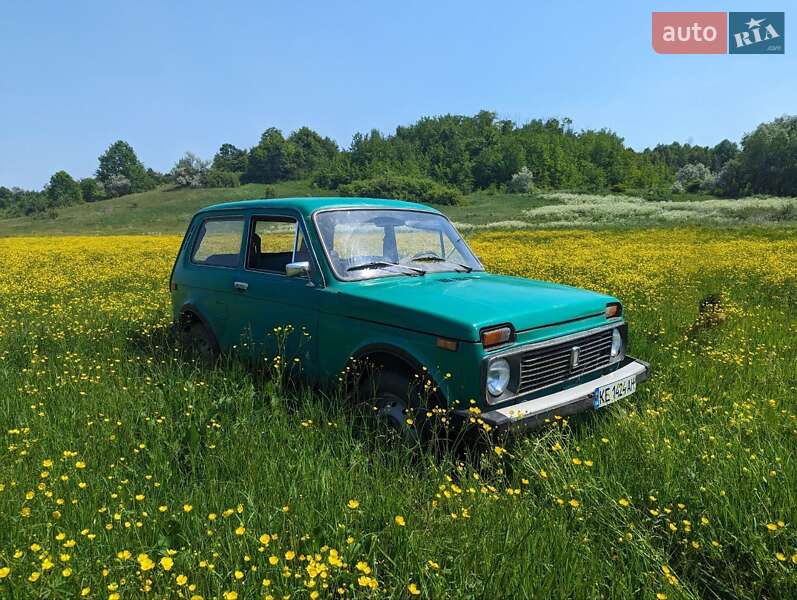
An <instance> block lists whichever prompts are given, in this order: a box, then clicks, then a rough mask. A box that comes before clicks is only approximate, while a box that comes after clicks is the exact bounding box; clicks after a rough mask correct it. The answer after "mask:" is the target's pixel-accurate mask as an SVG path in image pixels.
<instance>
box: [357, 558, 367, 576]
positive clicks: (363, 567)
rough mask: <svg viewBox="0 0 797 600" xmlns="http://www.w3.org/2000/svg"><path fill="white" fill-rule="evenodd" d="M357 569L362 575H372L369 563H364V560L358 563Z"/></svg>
mask: <svg viewBox="0 0 797 600" xmlns="http://www.w3.org/2000/svg"><path fill="white" fill-rule="evenodd" d="M355 567H356V568H357V570H358V571H360V572H361V573H365V574H366V575H370V573H371V567H370V566H368V563H367V562H364V561H362V560H361V561H359V562H358V563H357V564H356V565H355Z"/></svg>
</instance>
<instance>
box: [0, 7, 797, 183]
mask: <svg viewBox="0 0 797 600" xmlns="http://www.w3.org/2000/svg"><path fill="white" fill-rule="evenodd" d="M758 5H760V2H757V1H753V0H747V1H746V2H722V3H720V2H712V1H708V0H706V1H704V2H700V3H697V2H667V1H664V0H662V1H660V2H655V3H647V2H643V1H640V0H636V1H627V2H601V3H597V2H571V1H565V0H558V1H557V2H530V1H529V0H525V1H522V0H521V1H514V0H513V1H511V2H500V1H495V2H489V3H488V2H483V1H482V2H473V1H471V0H460V1H459V2H442V1H440V2H430V1H428V0H427V1H426V2H422V1H415V0H402V1H401V2H392V3H388V2H374V1H370V2H368V1H362V2H311V1H307V2H296V3H289V2H270V1H266V0H264V1H260V2H200V1H197V2H192V3H187V2H177V1H176V0H175V1H166V0H162V1H160V2H149V1H138V2H127V3H121V2H119V3H117V2H107V1H106V2H80V1H76V2H63V1H57V2H55V1H53V2H38V1H35V0H31V1H30V2H14V3H5V5H4V7H3V9H2V12H0V56H2V57H3V60H2V61H0V185H6V186H12V185H18V186H22V187H26V188H34V189H38V188H40V187H42V186H43V185H44V184H45V183H46V182H47V181H48V179H49V177H50V175H51V174H52V173H54V172H55V171H57V170H60V169H65V170H66V171H68V172H69V173H71V174H72V175H73V176H75V177H86V176H89V175H91V174H92V173H93V172H94V170H95V169H96V166H97V156H98V155H99V154H100V153H101V152H103V151H104V150H105V148H107V147H108V146H109V145H110V144H111V143H112V142H113V141H114V140H117V139H124V140H127V141H128V142H130V143H131V144H132V145H133V147H134V148H135V150H136V152H137V153H138V155H139V157H140V158H141V159H142V161H143V162H144V163H145V164H146V165H147V166H151V167H153V168H155V169H158V170H162V171H168V170H169V169H170V168H171V167H172V165H173V164H174V162H175V161H176V160H177V158H179V156H180V155H181V154H182V153H183V152H185V151H186V150H191V151H193V152H195V153H197V154H199V155H200V156H204V157H207V158H210V157H212V155H213V153H214V152H215V151H216V149H217V148H218V146H219V145H220V144H222V143H224V142H231V143H234V144H236V145H238V146H241V147H249V146H252V145H253V144H255V143H256V142H257V140H258V138H259V136H260V133H261V132H262V131H263V130H264V129H266V128H267V127H270V126H276V127H279V128H281V129H283V130H284V131H285V132H288V131H291V130H293V129H296V128H297V127H300V126H302V125H308V126H310V127H312V128H313V129H316V130H317V131H319V132H320V133H322V134H324V135H328V136H330V137H332V138H334V139H335V140H337V141H338V142H339V143H340V144H341V145H343V146H347V145H348V144H349V142H350V141H351V136H352V134H353V133H355V132H356V131H368V130H370V129H372V128H377V129H380V130H383V131H392V130H393V129H394V128H395V127H396V125H400V124H408V123H411V122H413V121H415V120H416V119H417V118H418V117H421V116H424V115H436V114H444V113H459V114H473V113H476V112H477V111H479V110H480V109H489V110H494V111H497V112H498V113H499V115H500V116H501V117H503V118H510V119H513V120H516V121H518V122H523V121H526V120H529V119H532V118H538V117H542V118H546V117H554V116H555V117H564V116H568V117H570V118H571V119H573V122H574V126H575V127H576V128H577V129H581V128H600V127H607V128H609V129H612V130H614V131H616V132H617V133H618V134H620V135H621V136H623V137H624V138H625V139H626V141H627V143H628V144H630V145H631V146H632V147H634V148H637V149H641V148H644V147H645V146H649V145H655V144H656V143H658V142H670V141H673V140H678V141H681V142H686V141H691V142H693V143H698V144H711V145H713V144H715V143H717V142H718V141H720V140H721V139H723V138H725V137H728V138H730V139H732V140H736V141H738V140H739V139H740V138H741V136H742V135H743V134H744V133H745V132H748V131H750V130H752V129H753V128H754V127H755V126H756V125H757V124H758V123H760V122H762V121H765V120H770V119H772V118H774V117H776V116H779V115H782V114H785V113H789V112H791V113H794V112H797V61H796V60H795V53H794V52H793V51H792V50H793V48H794V47H795V45H797V42H793V41H792V40H791V39H790V37H791V35H797V34H793V33H791V32H792V31H794V27H793V25H792V24H793V23H794V20H793V19H792V13H793V12H797V9H793V6H794V5H793V4H791V3H789V2H787V1H783V0H768V1H767V3H766V5H765V6H760V8H761V9H762V10H767V11H785V12H786V54H785V55H782V56H766V55H756V56H741V55H735V56H731V55H713V56H710V55H705V56H662V55H657V54H655V53H654V52H653V50H652V48H651V39H650V38H651V32H650V29H651V11H652V10H664V11H667V10H701V11H712V10H716V11H747V10H751V9H753V10H755V9H756V7H757V6H758ZM792 9H793V10H792ZM795 39H797V38H795Z"/></svg>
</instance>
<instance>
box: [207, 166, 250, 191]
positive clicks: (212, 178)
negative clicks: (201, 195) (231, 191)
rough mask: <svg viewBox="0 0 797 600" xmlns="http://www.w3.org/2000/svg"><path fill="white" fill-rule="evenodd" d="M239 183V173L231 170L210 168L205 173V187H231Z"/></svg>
mask: <svg viewBox="0 0 797 600" xmlns="http://www.w3.org/2000/svg"><path fill="white" fill-rule="evenodd" d="M239 185H241V175H240V174H239V173H233V172H232V171H219V170H217V169H211V170H210V171H208V172H207V173H206V174H205V187H209V188H233V187H238V186H239Z"/></svg>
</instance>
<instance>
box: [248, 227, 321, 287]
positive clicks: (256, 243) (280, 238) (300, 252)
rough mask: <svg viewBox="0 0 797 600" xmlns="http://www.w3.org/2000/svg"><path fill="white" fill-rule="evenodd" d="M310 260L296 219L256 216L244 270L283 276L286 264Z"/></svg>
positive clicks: (251, 230)
mask: <svg viewBox="0 0 797 600" xmlns="http://www.w3.org/2000/svg"><path fill="white" fill-rule="evenodd" d="M297 261H310V251H309V248H308V247H307V243H306V242H305V239H304V235H303V234H302V229H301V227H299V226H298V223H297V222H296V219H293V218H291V217H255V218H254V219H253V220H252V227H251V229H250V235H249V250H248V252H247V259H246V268H247V269H252V270H255V271H267V272H271V273H281V274H285V267H286V265H287V264H288V263H291V262H297Z"/></svg>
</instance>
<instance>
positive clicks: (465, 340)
mask: <svg viewBox="0 0 797 600" xmlns="http://www.w3.org/2000/svg"><path fill="white" fill-rule="evenodd" d="M170 289H171V295H172V305H173V311H174V318H175V321H176V322H177V323H178V324H179V325H180V327H181V330H182V331H183V333H184V335H185V336H186V337H187V339H188V341H189V342H190V343H191V344H192V345H193V346H194V347H195V349H196V350H197V351H198V352H200V353H201V354H203V355H206V356H207V357H208V358H211V357H213V356H215V355H216V354H218V353H219V352H225V351H229V350H230V349H232V348H233V347H235V348H237V349H238V350H239V351H240V350H241V349H244V350H245V351H246V352H249V353H251V354H253V355H256V356H257V357H271V360H274V359H275V357H279V358H278V359H277V360H280V361H283V363H282V364H284V365H294V366H298V368H297V369H295V370H296V372H300V373H301V376H302V377H303V378H305V379H307V380H308V381H309V382H311V383H313V384H336V383H337V382H339V381H340V380H341V379H342V378H343V377H342V376H343V375H344V374H346V373H348V372H351V371H352V365H353V364H363V363H366V364H369V365H376V366H377V367H378V368H376V369H367V370H358V372H361V373H364V374H365V375H361V378H360V384H361V386H362V387H363V389H365V387H366V386H367V387H368V389H370V393H369V398H370V399H371V400H372V401H373V402H374V406H375V408H376V414H377V415H378V416H380V417H383V418H384V419H386V420H387V421H388V422H390V424H392V425H394V426H396V427H400V428H405V429H406V428H412V427H417V423H416V424H415V425H413V423H414V422H415V419H414V418H413V417H414V416H416V415H419V414H420V415H423V414H426V415H428V414H430V412H429V407H430V403H433V404H434V406H435V407H441V408H443V409H446V412H449V413H450V412H453V414H454V415H457V416H460V417H463V418H465V419H468V420H470V421H476V422H478V423H479V424H481V425H483V426H484V427H485V428H514V427H516V426H523V427H525V426H531V425H535V424H538V423H539V422H540V421H541V420H543V419H545V418H549V417H551V416H553V415H567V414H573V413H575V412H579V411H581V410H584V409H590V408H601V407H603V406H605V405H607V404H610V403H612V402H614V401H616V400H619V399H620V398H623V397H625V396H627V395H629V394H631V393H633V392H634V390H635V389H636V386H637V384H638V383H639V382H641V381H643V380H645V379H647V378H648V376H649V371H650V369H649V365H647V364H646V363H644V362H642V361H641V360H637V359H634V358H631V357H629V356H627V355H626V352H625V350H626V344H627V338H628V327H627V325H626V323H625V321H624V320H623V314H622V312H623V309H622V305H621V304H620V302H618V301H617V299H615V298H612V297H611V296H605V295H603V294H598V293H595V292H590V291H586V290H582V289H577V288H572V287H567V286H564V285H556V284H553V283H547V282H542V281H533V280H527V279H522V278H518V277H508V276H504V275H495V274H492V273H488V272H486V271H485V270H484V267H483V266H482V264H481V263H480V262H479V259H478V258H477V257H476V256H475V255H474V254H473V253H472V252H471V250H470V249H469V248H468V246H467V244H466V243H465V242H464V240H463V239H462V237H461V236H460V235H459V234H458V233H457V232H456V230H455V229H454V227H453V226H452V224H451V222H450V221H449V220H448V219H447V218H446V217H445V216H444V215H442V214H441V213H440V212H438V211H437V210H435V209H433V208H430V207H428V206H424V205H422V204H415V203H410V202H401V201H396V200H378V199H370V198H281V199H274V200H249V201H243V202H232V203H228V204H219V205H215V206H210V207H208V208H205V209H203V210H201V211H199V212H198V213H197V214H196V215H194V217H193V219H192V221H191V224H190V226H189V227H188V231H187V233H186V235H185V238H184V240H183V243H182V246H181V248H180V252H179V254H178V256H177V260H176V262H175V265H174V268H173V271H172V275H171V280H170Z"/></svg>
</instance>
